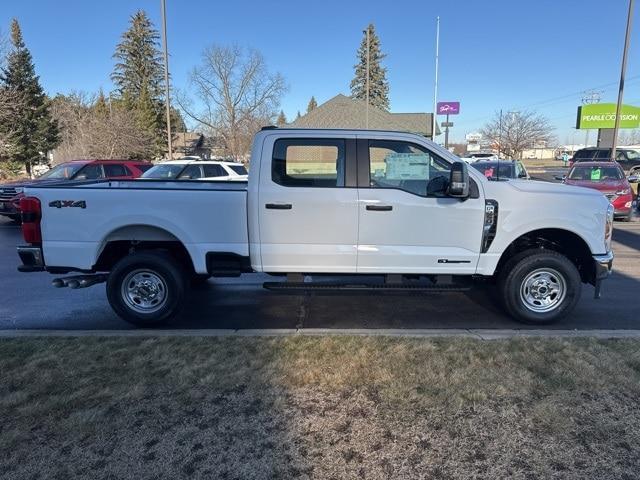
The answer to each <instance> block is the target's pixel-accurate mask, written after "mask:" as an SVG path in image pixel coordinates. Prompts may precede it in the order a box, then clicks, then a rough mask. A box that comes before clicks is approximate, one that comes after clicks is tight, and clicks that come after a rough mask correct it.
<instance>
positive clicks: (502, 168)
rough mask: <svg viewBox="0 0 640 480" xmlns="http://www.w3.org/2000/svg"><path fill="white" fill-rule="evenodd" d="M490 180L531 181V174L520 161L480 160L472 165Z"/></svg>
mask: <svg viewBox="0 0 640 480" xmlns="http://www.w3.org/2000/svg"><path fill="white" fill-rule="evenodd" d="M471 166H472V167H473V168H475V169H476V170H478V171H479V172H481V173H482V174H483V175H484V176H485V177H486V178H487V179H488V180H509V179H513V178H520V179H524V180H529V178H530V177H529V173H527V169H526V168H524V165H523V164H522V162H521V161H520V160H479V161H477V162H473V163H472V164H471Z"/></svg>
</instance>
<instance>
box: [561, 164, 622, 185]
mask: <svg viewBox="0 0 640 480" xmlns="http://www.w3.org/2000/svg"><path fill="white" fill-rule="evenodd" d="M623 178H624V175H623V173H622V171H621V170H620V169H619V168H617V167H601V166H594V167H587V166H580V167H574V168H573V169H572V170H571V172H569V180H582V181H584V180H588V181H590V182H604V181H607V180H622V179H623Z"/></svg>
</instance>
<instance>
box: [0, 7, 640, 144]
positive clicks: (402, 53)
mask: <svg viewBox="0 0 640 480" xmlns="http://www.w3.org/2000/svg"><path fill="white" fill-rule="evenodd" d="M627 6H628V3H627V0H607V1H602V0H535V1H531V0H527V1H525V0H510V1H507V0H486V1H473V0H459V1H455V0H449V1H401V0H395V1H393V2H391V1H374V0H370V1H360V0H356V1H345V0H343V1H334V0H323V1H316V2H306V1H303V0H298V1H288V0H287V1H278V0H274V1H271V2H265V1H259V2H258V1H236V2H228V1H225V2H222V1H206V0H193V1H185V0H183V1H180V2H178V1H177V0H167V12H168V32H169V33H168V36H169V49H170V54H171V59H170V66H171V71H172V76H173V81H174V84H175V86H177V87H184V86H185V85H186V82H187V79H188V75H189V71H190V70H191V69H192V68H193V66H195V65H196V64H197V63H198V62H199V60H200V54H201V51H202V49H203V48H204V47H205V46H207V45H210V44H213V43H217V44H233V43H236V44H239V45H244V46H251V47H254V48H257V49H259V50H260V51H261V52H262V53H263V54H264V56H265V57H266V60H267V62H268V64H269V66H270V68H271V70H273V71H279V72H280V73H282V74H283V75H284V76H285V78H286V79H287V82H288V84H289V91H288V93H287V94H286V96H285V97H284V99H283V104H282V107H283V109H284V111H285V113H286V114H287V116H288V117H289V118H292V117H293V116H295V114H296V111H297V110H300V111H302V112H303V113H304V110H305V108H306V105H307V102H308V100H309V98H310V97H311V95H315V97H316V99H317V100H318V101H319V102H323V101H325V100H327V99H329V98H331V97H332V96H334V95H335V94H337V93H345V94H348V93H349V82H350V80H351V78H352V76H353V65H354V63H355V53H356V49H357V47H358V44H359V42H360V40H361V36H362V30H363V28H364V27H365V26H366V25H367V24H368V23H369V22H372V23H374V24H375V26H376V29H377V32H378V34H379V36H380V39H381V44H382V49H383V51H384V52H385V53H386V54H387V58H386V59H385V62H384V63H385V65H386V67H387V68H388V77H389V82H390V97H391V111H395V112H402V111H431V110H432V102H433V77H434V50H435V39H434V37H435V17H436V16H437V15H439V16H440V19H441V37H440V41H441V48H440V88H439V95H438V97H439V99H440V100H459V101H460V102H461V114H460V115H459V116H458V117H457V118H455V119H454V122H455V127H454V128H453V130H452V132H451V133H452V137H453V139H460V138H462V137H463V136H464V134H466V133H468V132H470V131H474V130H476V129H478V128H479V127H481V126H482V124H483V123H484V122H485V121H486V120H487V119H489V118H490V117H491V116H492V115H493V114H494V112H496V111H497V110H499V109H500V108H502V109H504V110H505V111H507V110H524V109H534V110H536V111H538V112H539V113H541V114H544V115H546V116H547V117H548V118H549V119H550V120H551V121H552V123H553V124H554V125H555V126H556V127H557V129H558V130H557V137H558V140H559V142H560V143H567V142H571V141H572V139H573V138H575V140H576V142H579V141H581V140H582V138H583V134H582V133H577V135H576V134H574V132H575V130H574V129H572V127H573V124H574V122H575V111H576V106H577V105H578V104H579V103H580V98H581V94H580V92H581V91H582V90H585V89H588V88H595V87H597V88H598V89H599V90H603V91H604V92H603V96H602V100H603V101H611V102H614V101H615V100H616V94H617V81H618V78H619V74H620V59H621V52H622V44H623V40H624V28H625V21H626V10H627ZM139 8H140V9H144V10H146V11H147V13H148V14H149V15H150V17H151V18H152V20H153V21H154V22H155V23H156V25H157V26H159V24H160V2H159V0H140V1H124V0H111V1H104V2H97V1H86V0H85V1H80V0H66V1H65V0H58V1H44V0H22V1H21V2H14V1H7V2H2V4H1V5H0V21H1V23H0V28H1V29H2V31H3V32H7V31H8V27H9V21H10V19H11V18H12V17H17V18H18V20H19V21H20V23H21V25H22V29H23V35H24V37H25V41H26V43H27V46H28V47H29V48H30V49H31V52H32V54H33V57H34V60H35V63H36V69H37V73H38V74H39V75H40V78H41V82H42V84H43V86H44V88H45V89H46V90H47V92H49V93H50V94H55V93H57V92H69V91H71V90H84V91H89V92H91V91H96V90H97V89H99V88H100V87H102V88H103V89H104V90H105V91H108V90H110V89H111V83H110V81H109V74H110V72H111V70H112V67H113V60H112V58H111V55H112V54H113V51H114V47H115V45H116V43H117V42H118V41H119V37H120V35H121V33H122V32H123V31H124V30H125V29H126V28H127V24H128V21H129V17H130V15H131V14H133V13H134V12H135V10H137V9H139ZM637 14H638V12H636V25H637V24H638V22H640V18H637ZM638 28H640V27H637V28H636V31H635V32H634V34H633V36H632V41H631V51H630V57H629V64H628V71H627V79H628V81H627V88H626V94H625V100H626V101H627V102H628V103H633V104H640V65H639V64H638V61H637V60H636V58H637V52H638V51H639V50H638V49H639V48H640V45H638V41H639V40H640V38H639V34H638Z"/></svg>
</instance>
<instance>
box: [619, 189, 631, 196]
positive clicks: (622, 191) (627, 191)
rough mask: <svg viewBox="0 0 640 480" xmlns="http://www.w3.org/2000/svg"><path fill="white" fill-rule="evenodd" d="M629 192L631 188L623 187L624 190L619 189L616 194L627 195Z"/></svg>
mask: <svg viewBox="0 0 640 480" xmlns="http://www.w3.org/2000/svg"><path fill="white" fill-rule="evenodd" d="M630 193H631V189H630V188H625V189H624V190H620V191H619V192H616V195H628V194H630Z"/></svg>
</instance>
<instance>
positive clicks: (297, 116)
mask: <svg viewBox="0 0 640 480" xmlns="http://www.w3.org/2000/svg"><path fill="white" fill-rule="evenodd" d="M301 116H302V115H300V110H298V114H297V115H296V120H298V119H299V118H300V117H301Z"/></svg>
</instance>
